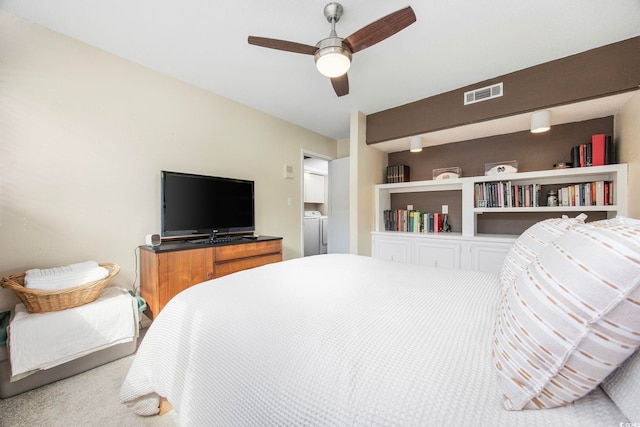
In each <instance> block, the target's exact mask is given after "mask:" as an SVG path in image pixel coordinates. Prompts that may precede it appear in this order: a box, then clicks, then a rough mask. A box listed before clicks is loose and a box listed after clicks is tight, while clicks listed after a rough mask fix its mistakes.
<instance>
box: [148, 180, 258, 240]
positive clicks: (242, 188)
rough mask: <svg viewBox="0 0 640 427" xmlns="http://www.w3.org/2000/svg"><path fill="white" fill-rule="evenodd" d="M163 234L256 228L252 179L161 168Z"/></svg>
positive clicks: (242, 231) (194, 233)
mask: <svg viewBox="0 0 640 427" xmlns="http://www.w3.org/2000/svg"><path fill="white" fill-rule="evenodd" d="M160 176H161V206H162V208H161V211H162V212H161V233H162V236H190V235H199V234H212V233H216V232H217V233H220V234H232V233H244V232H253V231H255V209H254V182H253V181H249V180H242V179H233V178H223V177H217V176H207V175H195V174H189V173H181V172H169V171H161V172H160Z"/></svg>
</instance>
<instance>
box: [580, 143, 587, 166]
mask: <svg viewBox="0 0 640 427" xmlns="http://www.w3.org/2000/svg"><path fill="white" fill-rule="evenodd" d="M585 147H586V146H585V145H584V144H580V167H581V168H583V167H584V166H585V165H584V156H585V155H586V154H587V153H585V152H584V149H585Z"/></svg>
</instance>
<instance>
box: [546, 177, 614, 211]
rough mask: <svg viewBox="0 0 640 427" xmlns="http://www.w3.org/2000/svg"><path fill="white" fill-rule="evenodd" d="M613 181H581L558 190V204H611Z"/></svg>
mask: <svg viewBox="0 0 640 427" xmlns="http://www.w3.org/2000/svg"><path fill="white" fill-rule="evenodd" d="M613 204H614V200H613V181H595V182H583V183H580V184H571V185H568V186H565V187H562V188H560V189H559V190H558V205H559V206H612V205H613Z"/></svg>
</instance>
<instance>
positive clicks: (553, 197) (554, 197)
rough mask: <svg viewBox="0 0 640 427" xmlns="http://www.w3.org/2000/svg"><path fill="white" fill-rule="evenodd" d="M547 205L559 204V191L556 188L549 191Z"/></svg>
mask: <svg viewBox="0 0 640 427" xmlns="http://www.w3.org/2000/svg"><path fill="white" fill-rule="evenodd" d="M547 206H558V192H557V191H555V190H549V191H547Z"/></svg>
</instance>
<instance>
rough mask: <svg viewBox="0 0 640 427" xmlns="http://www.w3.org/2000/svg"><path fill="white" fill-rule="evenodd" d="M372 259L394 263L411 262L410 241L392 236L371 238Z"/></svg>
mask: <svg viewBox="0 0 640 427" xmlns="http://www.w3.org/2000/svg"><path fill="white" fill-rule="evenodd" d="M372 243H373V248H372V249H373V250H372V254H373V257H374V258H378V259H383V260H386V261H395V262H404V263H410V262H411V239H405V238H402V237H393V236H388V237H387V236H373V242H372Z"/></svg>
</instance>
